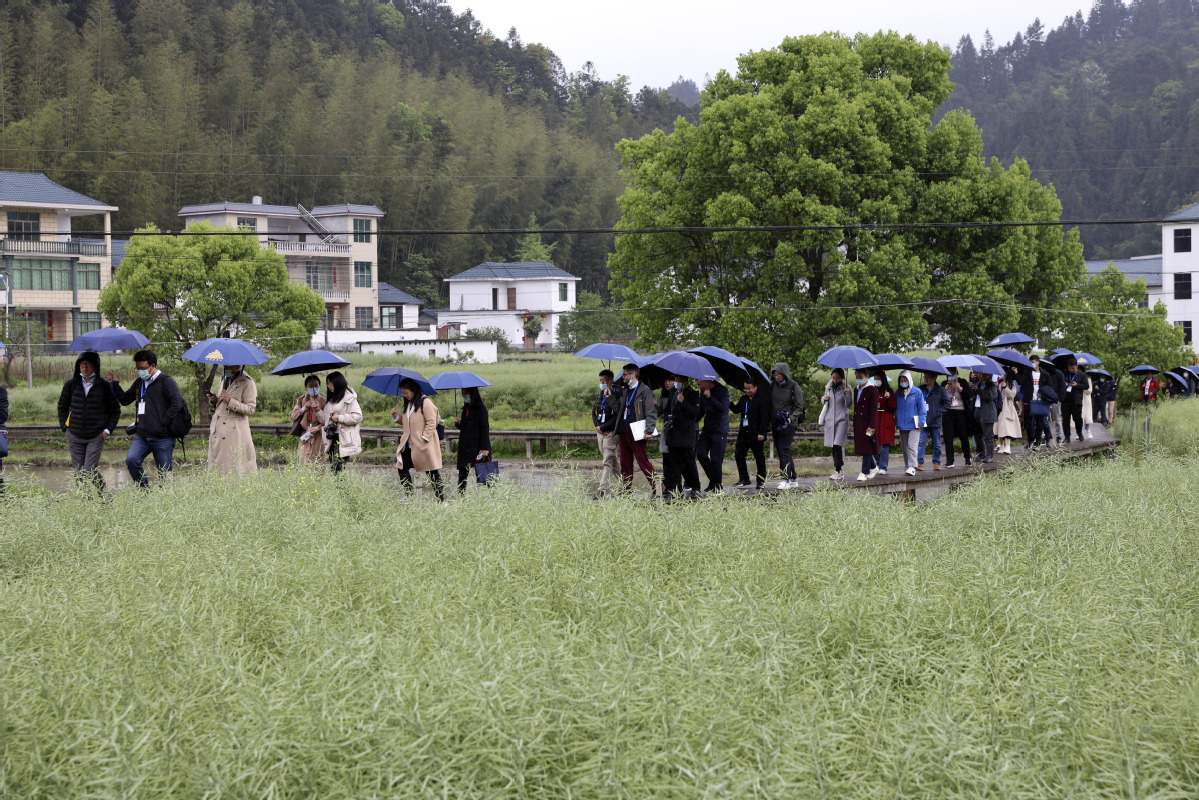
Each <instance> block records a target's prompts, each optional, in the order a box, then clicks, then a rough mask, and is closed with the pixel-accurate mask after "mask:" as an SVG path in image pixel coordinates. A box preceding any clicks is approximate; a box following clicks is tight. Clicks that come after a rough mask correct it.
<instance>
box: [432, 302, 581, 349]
mask: <svg viewBox="0 0 1199 800" xmlns="http://www.w3.org/2000/svg"><path fill="white" fill-rule="evenodd" d="M437 325H438V327H440V326H442V325H457V326H459V330H460V331H461V332H462V333H466V332H467V331H468V330H470V329H471V328H492V327H495V328H499V329H500V330H502V331H504V334H505V335H506V336H507V337H508V342H509V343H510V344H511V345H512V346H513V347H515V348H520V347H521V346H522V343H523V342H524V336H525V329H524V314H522V313H521V312H518V311H516V312H511V313H510V312H506V311H495V312H491V313H487V312H483V313H480V312H478V311H475V312H470V311H439V312H437ZM557 330H558V315H557V314H546V315H545V319H543V320H542V321H541V333H540V334H538V336H537V345H538V346H545V347H553V346H554V342H555V337H556V335H557Z"/></svg>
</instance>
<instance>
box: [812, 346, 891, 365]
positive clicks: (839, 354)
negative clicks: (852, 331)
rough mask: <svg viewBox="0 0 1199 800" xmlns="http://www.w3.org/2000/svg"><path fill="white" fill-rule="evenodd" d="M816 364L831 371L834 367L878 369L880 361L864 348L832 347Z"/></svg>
mask: <svg viewBox="0 0 1199 800" xmlns="http://www.w3.org/2000/svg"><path fill="white" fill-rule="evenodd" d="M816 363H817V364H819V365H820V366H822V367H828V368H829V369H833V368H834V367H840V368H841V369H854V370H857V369H878V359H876V358H875V357H874V354H873V353H871V352H870V351H869V350H867V349H866V348H864V347H854V346H853V345H838V346H837V347H830V348H829V349H828V350H825V351H824V352H823V353H821V354H820V357H819V358H817V359H816Z"/></svg>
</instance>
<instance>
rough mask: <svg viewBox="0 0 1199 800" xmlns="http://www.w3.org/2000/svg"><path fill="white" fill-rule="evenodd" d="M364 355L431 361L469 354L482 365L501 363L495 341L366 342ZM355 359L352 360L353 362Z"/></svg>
mask: <svg viewBox="0 0 1199 800" xmlns="http://www.w3.org/2000/svg"><path fill="white" fill-rule="evenodd" d="M362 352H363V353H374V354H377V355H396V354H397V353H403V354H405V355H411V356H420V357H421V358H429V359H436V360H439V361H440V360H441V359H448V358H453V359H458V358H462V357H463V356H465V355H466V354H467V353H468V352H470V353H473V354H474V356H473V357H474V360H475V361H477V362H479V363H480V364H494V363H495V362H497V361H499V357H500V350H499V345H498V344H497V342H496V341H495V340H494V339H420V340H416V341H408V342H364V343H363V344H362ZM352 360H353V359H351V361H352Z"/></svg>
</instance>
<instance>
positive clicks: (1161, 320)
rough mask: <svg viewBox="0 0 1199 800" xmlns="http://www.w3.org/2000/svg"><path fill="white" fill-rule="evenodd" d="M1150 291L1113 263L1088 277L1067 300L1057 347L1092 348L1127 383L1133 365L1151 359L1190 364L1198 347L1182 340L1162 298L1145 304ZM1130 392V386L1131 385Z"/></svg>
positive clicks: (1163, 364) (1165, 365) (1168, 364)
mask: <svg viewBox="0 0 1199 800" xmlns="http://www.w3.org/2000/svg"><path fill="white" fill-rule="evenodd" d="M1147 297H1148V290H1147V289H1146V287H1145V281H1144V280H1135V281H1132V280H1129V279H1128V278H1127V277H1126V276H1125V275H1124V273H1122V272H1121V271H1120V270H1118V269H1117V268H1116V267H1114V266H1109V267H1108V268H1107V269H1105V270H1103V271H1102V272H1100V273H1099V274H1097V275H1092V276H1090V277H1089V278H1087V279H1086V280H1085V281H1083V282H1082V283H1081V284H1080V285H1079V286H1078V288H1077V289H1074V290H1073V291H1071V292H1070V293H1069V295H1068V297H1067V299H1066V302H1065V303H1064V305H1063V309H1062V314H1061V317H1060V322H1059V323H1058V325H1057V329H1058V331H1059V333H1058V335H1057V336H1056V337H1055V338H1053V339H1050V340H1049V341H1048V344H1049V345H1050V346H1053V347H1068V348H1070V349H1071V350H1076V351H1082V352H1086V353H1092V354H1094V355H1096V356H1099V358H1100V359H1102V360H1103V366H1104V368H1105V369H1106V370H1107V371H1108V372H1110V373H1112V375H1114V376H1116V379H1117V380H1119V381H1121V383H1122V384H1123V385H1125V386H1129V387H1131V386H1132V385H1133V384H1134V383H1135V381H1128V380H1126V377H1127V375H1128V370H1129V369H1131V368H1132V367H1135V366H1137V365H1138V364H1152V365H1154V366H1156V367H1159V368H1161V369H1164V370H1169V369H1173V368H1174V367H1177V366H1179V365H1183V364H1190V363H1191V358H1192V357H1193V356H1194V351H1193V350H1192V348H1191V346H1190V345H1188V344H1186V343H1185V342H1184V341H1183V333H1182V329H1181V328H1179V327H1177V326H1176V325H1171V324H1170V323H1169V322H1167V321H1166V307H1165V305H1163V304H1162V302H1161V301H1158V302H1157V303H1155V304H1154V305H1153V307H1152V308H1143V307H1141V304H1142V303H1144V302H1145V301H1146V298H1147ZM1129 393H1131V389H1129Z"/></svg>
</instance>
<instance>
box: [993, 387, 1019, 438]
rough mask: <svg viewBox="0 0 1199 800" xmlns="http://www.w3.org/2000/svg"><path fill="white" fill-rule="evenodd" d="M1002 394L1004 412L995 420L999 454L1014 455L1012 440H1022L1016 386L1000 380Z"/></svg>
mask: <svg viewBox="0 0 1199 800" xmlns="http://www.w3.org/2000/svg"><path fill="white" fill-rule="evenodd" d="M999 388H1000V392H1001V394H1002V395H1003V410H1002V411H1000V412H999V417H998V418H997V419H996V420H995V439H996V441H998V442H999V448H998V450H996V452H997V453H1002V454H1006V455H1011V454H1012V439H1019V438H1020V435H1021V434H1020V404H1019V403H1017V402H1016V387H1015V385H1014V384H1011V383H1008V382H1006V381H1005V380H1004V379H1003V378H1000V379H999Z"/></svg>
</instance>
